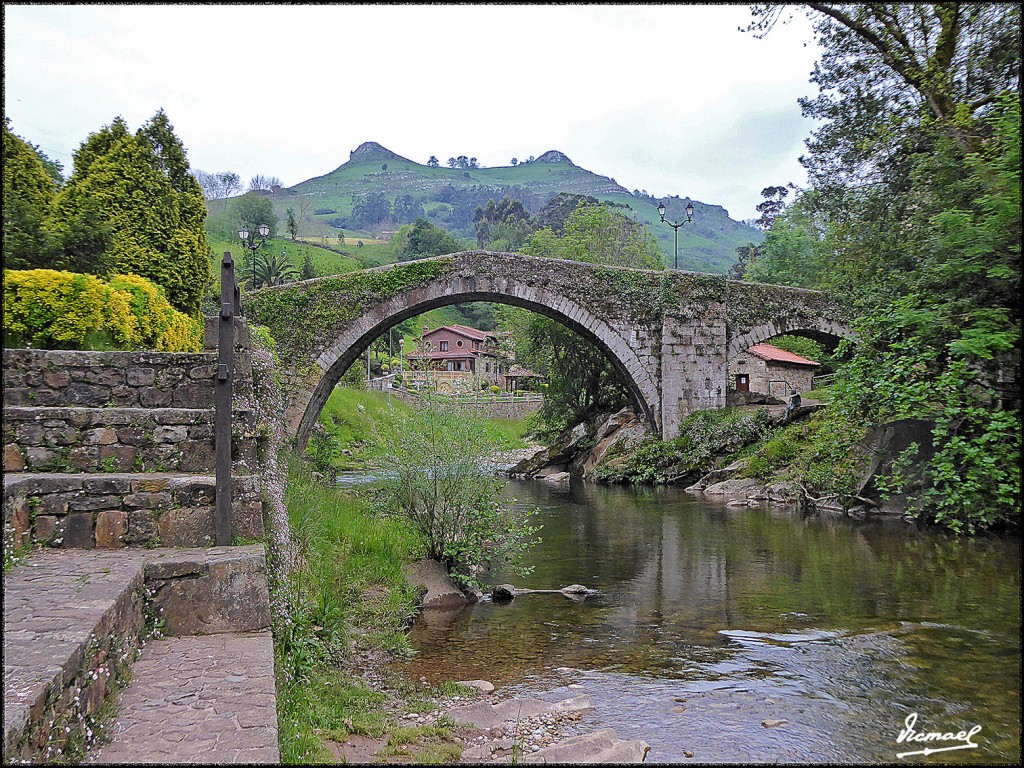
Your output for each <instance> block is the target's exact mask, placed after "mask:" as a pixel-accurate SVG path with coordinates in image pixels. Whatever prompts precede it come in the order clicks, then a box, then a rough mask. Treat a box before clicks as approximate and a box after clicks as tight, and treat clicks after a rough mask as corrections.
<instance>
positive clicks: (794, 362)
mask: <svg viewBox="0 0 1024 768" xmlns="http://www.w3.org/2000/svg"><path fill="white" fill-rule="evenodd" d="M820 367H821V364H820V363H818V362H816V361H814V360H811V359H809V358H806V357H804V356H803V355H798V354H796V353H794V352H787V351H786V350H784V349H780V348H779V347H774V346H772V345H771V344H755V345H754V346H752V347H750V348H749V349H748V350H747V351H746V352H741V353H740V354H738V355H736V356H735V357H734V358H732V360H730V361H729V388H730V389H732V390H734V391H736V392H759V393H761V394H763V395H771V396H773V397H777V398H780V399H783V400H785V399H786V398H787V397H789V394H790V392H792V391H793V390H794V389H795V390H796V391H797V392H807V391H808V390H810V389H812V388H813V387H812V381H813V379H814V372H815V371H816V370H817V369H818V368H820Z"/></svg>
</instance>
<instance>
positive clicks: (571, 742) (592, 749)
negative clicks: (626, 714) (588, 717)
mask: <svg viewBox="0 0 1024 768" xmlns="http://www.w3.org/2000/svg"><path fill="white" fill-rule="evenodd" d="M650 749H651V748H650V747H649V746H648V745H647V743H646V742H643V741H640V740H639V739H634V740H631V741H626V740H624V739H620V738H619V737H618V735H617V734H616V733H615V731H614V730H613V729H611V728H602V729H601V730H599V731H594V732H593V733H585V734H582V735H580V736H572V737H570V738H568V739H565V740H564V741H560V742H558V743H557V744H554V745H552V746H550V747H545V748H544V749H540V750H537V751H536V752H533V753H532V754H529V755H527V756H526V757H524V758H523V759H522V761H523V762H524V763H546V764H552V763H618V764H620V765H622V764H627V763H642V762H643V761H644V758H645V757H646V756H647V753H648V752H649V751H650Z"/></svg>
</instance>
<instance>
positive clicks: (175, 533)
mask: <svg viewBox="0 0 1024 768" xmlns="http://www.w3.org/2000/svg"><path fill="white" fill-rule="evenodd" d="M215 500H216V478H215V477H213V476H204V475H175V474H169V473H148V474H145V475H143V474H134V473H112V474H80V475H76V474H70V475H69V474H37V473H17V474H11V475H8V476H7V477H6V478H5V479H4V520H5V521H6V522H7V523H8V524H9V525H10V526H11V528H12V529H13V534H14V537H15V541H16V542H19V543H24V542H27V541H35V542H37V543H40V544H45V545H49V546H53V547H62V548H85V549H92V548H93V547H98V548H101V549H115V548H120V547H128V546H161V545H162V546H168V547H201V546H211V545H212V544H214V543H215V542H216V539H217V535H216V526H215V523H214V514H215ZM232 532H233V534H234V535H235V536H237V537H238V538H241V539H245V540H253V539H256V538H259V537H260V536H262V534H263V517H262V503H261V501H260V494H259V488H258V485H257V478H256V477H255V476H252V475H247V476H244V477H236V478H235V481H234V495H233V499H232Z"/></svg>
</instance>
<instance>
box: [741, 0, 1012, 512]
mask: <svg viewBox="0 0 1024 768" xmlns="http://www.w3.org/2000/svg"><path fill="white" fill-rule="evenodd" d="M808 7H809V9H810V10H809V13H810V15H811V17H812V20H813V21H814V28H815V31H816V33H817V35H818V39H819V42H820V43H821V44H822V46H823V47H824V49H825V53H824V54H823V56H822V60H821V61H820V62H819V64H818V66H817V67H816V68H815V71H814V75H813V77H812V80H813V82H815V83H816V84H817V85H818V86H819V87H820V89H821V90H820V94H819V95H818V96H817V97H814V98H808V99H803V100H801V106H802V107H803V109H804V113H805V114H806V115H807V116H809V117H813V118H816V119H817V120H819V121H821V122H820V125H819V127H818V128H816V129H815V131H814V133H813V135H812V138H811V139H810V140H809V142H808V154H807V155H806V157H805V158H803V162H804V164H805V166H806V167H807V169H808V172H809V177H810V179H811V183H812V189H810V190H808V191H806V192H804V193H803V194H801V195H800V196H799V197H798V199H797V200H796V201H795V202H794V203H793V205H791V206H790V207H789V209H788V210H787V211H786V213H785V214H783V215H782V216H780V217H779V218H778V219H776V221H775V222H774V224H773V226H772V229H771V230H770V231H769V232H768V234H767V236H766V238H765V242H764V245H763V246H762V251H763V254H762V256H761V257H760V258H759V259H758V261H757V262H755V264H754V265H753V266H752V267H751V268H749V269H748V273H747V275H748V277H751V276H753V277H757V278H759V279H763V278H769V277H770V278H774V281H780V282H781V281H788V282H790V284H804V285H807V284H810V285H811V286H812V287H819V288H823V289H826V290H829V291H830V292H831V293H833V295H835V296H836V297H837V298H839V299H841V300H844V301H846V302H848V303H849V304H850V305H851V306H852V307H854V308H855V309H856V310H857V313H858V314H859V315H860V316H861V319H860V320H859V322H858V337H857V340H856V343H855V344H847V345H846V362H845V364H844V365H843V366H842V367H841V368H840V370H839V379H838V380H837V381H839V382H840V384H838V385H837V393H836V394H835V395H834V397H833V403H834V406H835V408H836V409H837V412H838V413H839V414H840V415H841V416H842V418H844V419H846V420H847V426H846V428H847V429H851V430H852V429H860V428H863V427H864V426H866V425H871V424H874V423H881V422H885V421H888V420H892V419H899V418H905V417H916V418H925V419H929V420H931V421H932V423H934V425H935V426H934V429H933V433H932V434H933V440H932V445H930V446H922V449H926V450H923V451H922V454H921V455H922V456H926V455H928V454H933V456H932V458H927V459H922V462H921V473H922V477H923V478H924V480H925V490H924V491H923V492H921V493H914V494H912V495H913V496H914V497H915V502H914V506H915V508H916V511H917V512H918V513H920V514H921V515H922V516H924V517H926V518H928V519H932V520H935V521H936V522H939V523H941V524H943V525H946V526H948V527H950V528H952V529H954V530H963V531H971V530H977V529H982V528H985V527H990V526H993V525H1014V526H1016V525H1017V524H1018V521H1019V508H1020V501H1021V499H1020V469H1019V459H1020V412H1019V407H1020V338H1021V336H1020V334H1021V321H1020V303H1019V296H1020V266H1021V265H1020V211H1021V208H1020V202H1021V201H1020V143H1021V139H1020V51H1021V44H1020V40H1021V38H1020V9H1019V7H1018V6H1016V5H1009V4H1005V5H1004V4H997V3H987V4H966V3H941V4H912V5H911V4H894V5H890V4H881V3H871V4H849V5H846V4H831V3H810V4H808ZM787 12H789V11H788V10H787V9H785V8H783V7H781V6H769V5H761V6H756V7H755V9H754V18H755V23H754V24H753V25H752V28H754V29H756V30H758V31H760V32H762V33H764V32H766V31H767V30H769V29H770V27H771V24H772V23H774V21H775V20H777V19H778V18H780V16H781V14H784V13H787ZM793 253H802V254H804V258H803V259H802V263H801V265H800V266H801V268H803V267H809V268H808V269H806V270H804V271H803V272H799V271H798V270H796V268H795V267H796V265H795V264H794V263H793V260H792V258H791V257H787V254H790V256H791V255H792V254H793ZM908 460H909V457H908ZM897 474H898V473H897ZM903 480H906V478H903ZM894 487H896V488H897V489H898V488H900V487H904V486H902V485H901V484H900V482H896V481H894ZM907 487H909V486H907Z"/></svg>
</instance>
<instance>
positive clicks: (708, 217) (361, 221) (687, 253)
mask: <svg viewBox="0 0 1024 768" xmlns="http://www.w3.org/2000/svg"><path fill="white" fill-rule="evenodd" d="M559 192H569V193H574V194H585V195H591V196H593V197H596V198H597V199H599V200H603V201H607V202H609V203H613V204H616V205H620V206H626V207H628V209H629V210H625V208H624V209H623V210H624V211H625V212H626V213H628V214H629V215H632V216H635V218H636V219H637V220H638V221H640V222H642V223H643V224H645V225H646V226H647V229H648V231H650V232H651V234H652V235H654V236H655V237H656V238H657V239H658V242H659V244H660V246H661V250H662V253H663V254H664V255H665V263H666V265H669V266H671V264H672V258H673V231H672V228H671V227H669V226H668V225H667V224H664V223H662V222H661V221H660V217H659V215H658V210H657V205H658V202H659V200H658V198H655V197H652V196H644V195H642V194H640V193H637V194H634V193H631V192H630V191H629V190H627V189H625V188H624V187H622V186H620V185H619V184H617V183H616V182H615V180H614V179H611V178H608V177H607V176H600V175H598V174H596V173H593V172H591V171H588V170H586V169H584V168H580V167H578V166H576V165H574V164H573V163H572V161H570V159H569V158H568V157H566V156H565V155H564V154H562V153H561V152H556V151H551V152H546V153H545V154H543V155H541V156H540V157H539V158H537V159H535V160H533V161H530V162H523V163H520V164H518V165H515V166H511V165H510V166H502V167H496V168H450V167H448V166H447V165H446V164H444V163H443V162H442V164H440V165H439V166H437V167H429V166H426V165H421V164H419V163H416V162H414V161H412V160H409V159H408V158H405V157H402V156H400V155H397V154H395V153H394V152H392V151H390V150H388V149H385V148H384V147H382V146H380V145H379V144H376V143H374V142H367V143H365V144H362V145H360V146H359V147H358V148H357V149H355V150H354V151H352V152H351V153H350V157H349V160H348V162H346V163H344V164H342V165H341V166H339V167H338V168H336V169H335V170H333V171H331V172H330V173H328V174H325V175H323V176H318V177H315V178H312V179H308V180H307V181H304V182H302V183H300V184H296V185H295V186H293V187H289V188H285V189H280V190H278V191H276V192H275V193H274V194H272V195H271V196H270V199H271V201H272V202H273V204H274V208H275V211H276V212H277V214H278V216H279V217H280V218H281V220H282V221H283V220H284V217H285V211H286V210H287V209H288V208H292V209H293V210H294V211H296V213H299V212H304V213H305V215H304V217H303V220H302V224H301V226H302V234H303V235H309V236H314V237H323V236H326V237H336V236H337V234H338V230H339V229H344V231H345V235H346V236H348V237H353V236H357V235H362V236H366V237H373V236H378V235H380V234H382V233H386V232H390V231H394V230H397V229H398V228H399V227H400V226H401V225H402V224H406V223H409V222H411V221H414V220H415V219H416V218H418V217H419V216H425V217H426V218H427V219H428V220H429V221H430V222H431V223H433V224H435V225H437V226H439V227H442V228H444V229H445V230H446V231H448V232H449V233H450V234H451V235H453V236H455V237H458V238H462V239H466V240H467V241H468V242H475V235H476V232H475V228H474V225H473V211H474V210H475V208H476V206H477V205H478V204H480V205H486V203H487V201H488V200H489V199H491V198H494V199H495V200H496V201H498V200H500V199H501V197H502V196H504V195H505V194H508V195H509V196H510V197H515V198H518V199H519V200H521V201H522V203H523V204H524V205H525V206H526V207H527V208H528V209H529V210H530V211H531V212H532V213H536V212H537V211H538V210H539V209H540V208H541V206H543V205H544V203H546V202H547V201H548V200H549V199H550V198H551V197H553V196H554V195H555V194H557V193H559ZM373 198H376V199H377V202H378V203H380V202H381V199H383V201H385V202H384V206H385V209H384V212H382V213H381V212H373V211H371V212H370V213H369V214H367V209H368V208H370V207H372V206H368V205H366V201H367V200H369V201H370V202H372V201H373ZM360 200H362V201H364V205H363V210H362V211H360V210H357V204H358V203H359V201H360ZM396 200H401V201H402V204H401V209H400V210H399V211H397V212H395V211H394V207H395V205H394V204H395V201H396ZM688 200H689V198H680V197H671V198H666V200H665V202H666V205H667V206H668V213H667V217H668V218H669V219H672V220H675V221H679V220H681V219H683V218H684V217H685V213H684V211H683V208H684V207H685V206H686V203H687V201H688ZM692 202H693V206H694V209H695V212H694V216H693V221H692V223H689V224H687V225H685V226H684V227H683V228H682V229H680V230H679V268H680V269H689V270H695V271H701V272H714V273H723V272H725V271H726V270H728V268H729V267H730V266H731V265H732V264H733V263H735V261H736V248H737V247H739V246H742V245H745V244H746V243H748V242H754V243H760V241H761V233H760V232H759V231H758V230H756V229H754V228H752V227H749V226H747V225H745V224H742V223H740V222H737V221H733V220H732V219H730V218H729V216H728V214H727V212H726V211H725V209H724V208H722V207H721V206H717V205H711V204H708V203H702V202H700V201H697V200H693V201H692ZM388 207H390V208H391V210H387V208H388ZM356 214H358V215H356Z"/></svg>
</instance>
